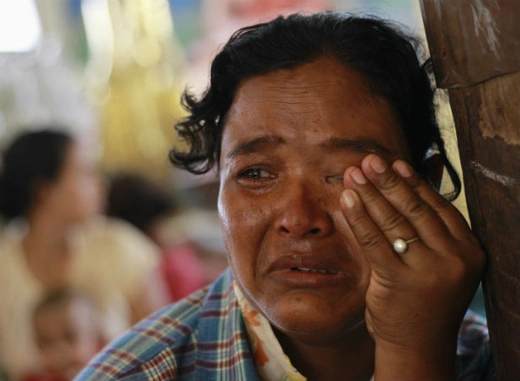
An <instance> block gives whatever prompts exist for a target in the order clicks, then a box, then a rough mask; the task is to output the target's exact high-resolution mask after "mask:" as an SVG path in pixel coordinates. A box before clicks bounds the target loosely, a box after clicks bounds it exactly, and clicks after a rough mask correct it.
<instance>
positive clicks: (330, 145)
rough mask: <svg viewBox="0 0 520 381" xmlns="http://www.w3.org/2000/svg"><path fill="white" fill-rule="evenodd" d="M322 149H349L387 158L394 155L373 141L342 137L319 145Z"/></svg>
mask: <svg viewBox="0 0 520 381" xmlns="http://www.w3.org/2000/svg"><path fill="white" fill-rule="evenodd" d="M320 146H321V147H322V148H325V149H330V150H341V149H349V150H353V151H356V152H362V153H375V154H377V155H380V156H383V157H388V156H391V155H395V152H394V151H392V150H390V149H388V148H387V147H385V146H383V145H382V144H380V143H378V142H377V141H375V140H373V139H366V138H362V139H348V138H342V137H332V138H330V139H327V140H325V141H324V142H322V143H321V144H320Z"/></svg>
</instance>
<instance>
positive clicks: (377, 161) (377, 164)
mask: <svg viewBox="0 0 520 381" xmlns="http://www.w3.org/2000/svg"><path fill="white" fill-rule="evenodd" d="M370 166H371V167H372V169H373V170H374V171H376V172H377V173H383V172H384V171H386V163H385V162H384V161H383V160H382V159H381V158H380V157H377V156H374V157H373V158H372V160H371V161H370Z"/></svg>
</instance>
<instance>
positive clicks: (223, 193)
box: [218, 58, 406, 342]
mask: <svg viewBox="0 0 520 381" xmlns="http://www.w3.org/2000/svg"><path fill="white" fill-rule="evenodd" d="M372 152H375V153H378V154H380V155H381V156H382V157H384V158H387V159H388V160H393V159H395V158H397V157H406V148H405V143H404V138H403V137H402V133H401V130H400V128H399V125H398V122H397V119H396V117H395V116H394V113H393V112H392V110H391V108H390V106H389V105H388V103H387V102H386V101H385V100H383V99H382V98H381V97H376V96H373V95H372V94H370V92H369V90H368V89H367V87H366V85H365V83H364V82H363V79H362V77H361V76H360V75H359V74H358V73H356V72H355V71H352V70H349V69H347V68H345V67H344V66H343V65H341V64H340V63H339V62H337V61H335V60H332V59H327V58H321V59H319V60H317V61H315V62H312V63H309V64H306V65H304V66H301V67H297V68H295V69H290V70H279V71H275V72H271V73H268V74H266V75H262V76H257V77H253V78H250V79H248V80H246V81H244V82H243V83H242V84H241V86H240V87H239V88H238V91H237V93H236V95H235V98H234V101H233V103H232V105H231V108H230V110H229V112H228V115H227V117H226V120H225V124H224V130H223V137H222V152H221V157H220V166H221V173H220V178H221V186H220V195H219V203H218V207H219V214H220V218H221V222H222V228H223V234H224V240H225V244H226V249H227V253H228V259H229V263H230V266H231V268H232V271H233V274H234V276H235V279H236V281H237V283H238V285H239V287H240V288H241V290H242V291H243V293H244V295H245V296H246V297H247V298H248V300H249V301H250V302H251V303H252V304H253V305H254V306H255V307H257V308H258V309H259V310H260V311H261V312H262V313H263V314H264V315H265V316H266V317H267V318H268V320H269V321H270V322H271V323H272V324H273V325H274V326H275V327H277V328H278V329H279V330H280V331H281V332H283V333H284V334H287V335H289V336H291V337H299V338H301V339H305V340H312V341H324V342H326V341H330V340H336V339H338V338H340V336H341V335H343V334H346V333H347V332H349V331H350V330H352V329H354V328H355V327H358V326H360V323H362V322H363V318H364V308H365V291H366V289H367V287H368V281H369V278H370V271H371V270H370V266H369V265H368V263H367V261H366V259H365V258H364V257H363V253H362V252H361V251H360V248H359V247H358V246H352V245H351V244H349V243H347V242H354V240H350V241H348V240H347V237H352V232H351V231H350V229H349V227H348V226H347V224H346V222H345V220H344V217H343V215H342V212H341V209H340V202H339V199H340V195H341V192H342V191H343V189H344V188H343V181H342V179H343V172H344V171H345V169H346V168H347V167H349V166H352V165H359V164H360V162H361V160H362V158H363V157H364V156H366V155H367V154H368V153H372Z"/></svg>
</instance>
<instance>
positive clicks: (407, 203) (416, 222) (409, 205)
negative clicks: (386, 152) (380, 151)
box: [361, 154, 452, 248]
mask: <svg viewBox="0 0 520 381" xmlns="http://www.w3.org/2000/svg"><path fill="white" fill-rule="evenodd" d="M361 168H362V170H363V172H364V173H365V175H366V177H367V178H368V179H369V180H370V182H371V183H372V184H373V186H374V187H375V188H376V189H377V191H379V192H380V194H381V197H383V198H384V199H386V200H387V201H388V202H389V204H390V205H391V206H392V207H393V208H395V210H396V211H397V212H398V213H399V214H401V215H403V216H404V217H405V218H406V220H407V221H408V222H409V223H410V224H411V225H412V227H413V228H414V229H415V230H416V232H417V234H418V235H419V237H420V238H421V240H422V241H423V242H424V243H425V244H426V245H428V246H429V247H431V248H434V247H439V246H444V245H445V244H446V243H447V242H446V240H451V238H452V236H451V232H450V231H449V230H448V228H447V226H446V225H445V223H444V221H443V220H442V219H441V218H440V216H439V215H438V214H437V213H436V212H435V210H434V209H433V207H432V206H431V205H430V204H429V203H428V202H427V201H426V200H423V199H422V198H421V197H420V196H419V195H418V194H417V193H416V191H415V190H414V189H412V188H411V187H410V186H409V185H408V184H407V183H406V182H405V181H404V180H403V179H402V178H401V177H400V176H399V175H397V173H396V172H395V171H394V170H393V169H392V168H391V167H390V166H389V165H388V164H387V163H386V162H385V161H383V160H382V159H381V158H380V157H378V156H377V155H373V154H372V155H368V156H367V157H365V158H364V159H363V161H362V163H361ZM365 204H366V203H365Z"/></svg>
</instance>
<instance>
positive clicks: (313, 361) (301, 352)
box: [275, 324, 375, 381]
mask: <svg viewBox="0 0 520 381" xmlns="http://www.w3.org/2000/svg"><path fill="white" fill-rule="evenodd" d="M275 332H276V331H275ZM276 336H277V337H278V340H279V341H280V344H281V346H282V348H283V349H284V352H285V353H286V354H287V355H288V356H289V358H290V359H291V363H292V364H293V365H294V366H295V367H296V369H298V371H300V372H301V373H302V374H303V375H305V376H306V377H307V379H308V380H309V381H313V380H331V381H333V380H342V381H348V380H369V379H370V378H371V377H372V375H373V374H374V352H375V345H374V342H373V340H372V338H371V337H370V334H369V333H368V331H367V330H366V327H365V325H364V324H363V325H362V326H361V327H358V328H357V329H356V330H355V331H352V332H351V333H350V334H349V337H348V338H345V339H344V340H341V341H340V340H338V341H337V342H334V343H330V344H323V343H319V344H315V343H309V342H307V341H303V340H295V339H292V338H289V337H288V336H287V335H285V334H282V333H280V332H276Z"/></svg>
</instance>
